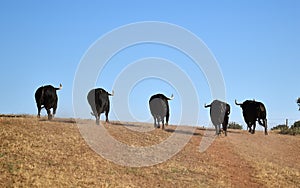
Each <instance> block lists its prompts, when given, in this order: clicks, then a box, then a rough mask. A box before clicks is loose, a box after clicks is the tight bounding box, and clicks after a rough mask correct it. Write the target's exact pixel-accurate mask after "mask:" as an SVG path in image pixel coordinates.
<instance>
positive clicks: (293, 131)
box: [279, 121, 300, 135]
mask: <svg viewBox="0 0 300 188" xmlns="http://www.w3.org/2000/svg"><path fill="white" fill-rule="evenodd" d="M279 133H280V134H289V135H297V134H300V121H296V122H295V123H294V124H293V125H292V126H291V128H289V129H281V130H280V132H279Z"/></svg>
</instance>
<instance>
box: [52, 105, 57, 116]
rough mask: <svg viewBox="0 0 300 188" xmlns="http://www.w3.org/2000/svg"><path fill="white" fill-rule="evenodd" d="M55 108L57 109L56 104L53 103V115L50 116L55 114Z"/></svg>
mask: <svg viewBox="0 0 300 188" xmlns="http://www.w3.org/2000/svg"><path fill="white" fill-rule="evenodd" d="M56 109H57V105H55V106H54V107H53V116H52V117H54V116H55V114H56Z"/></svg>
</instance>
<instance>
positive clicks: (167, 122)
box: [166, 112, 170, 125]
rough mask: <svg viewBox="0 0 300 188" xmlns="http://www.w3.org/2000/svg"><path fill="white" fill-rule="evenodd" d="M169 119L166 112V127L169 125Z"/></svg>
mask: <svg viewBox="0 0 300 188" xmlns="http://www.w3.org/2000/svg"><path fill="white" fill-rule="evenodd" d="M169 117H170V113H169V112H167V114H166V125H169Z"/></svg>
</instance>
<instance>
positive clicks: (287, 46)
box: [0, 0, 300, 126]
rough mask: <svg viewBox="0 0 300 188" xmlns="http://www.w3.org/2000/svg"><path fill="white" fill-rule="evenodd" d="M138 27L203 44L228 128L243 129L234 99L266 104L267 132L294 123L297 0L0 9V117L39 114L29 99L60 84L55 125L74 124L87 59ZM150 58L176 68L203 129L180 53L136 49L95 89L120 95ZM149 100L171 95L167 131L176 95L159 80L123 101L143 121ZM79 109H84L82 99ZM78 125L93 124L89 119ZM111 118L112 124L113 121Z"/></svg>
mask: <svg viewBox="0 0 300 188" xmlns="http://www.w3.org/2000/svg"><path fill="white" fill-rule="evenodd" d="M143 21H159V22H166V23H171V24H175V25H178V26H180V27H183V28H185V29H186V30H189V31H190V32H192V33H193V34H195V35H196V36H197V37H199V38H200V39H201V40H202V41H203V42H204V43H205V44H206V45H207V47H208V48H209V49H210V51H211V52H212V54H213V55H214V57H215V59H216V60H217V62H218V64H219V66H220V69H221V71H222V75H223V78H224V81H225V87H226V98H227V101H228V102H229V103H230V104H231V109H232V110H231V112H232V113H231V116H230V120H231V121H235V122H239V123H241V124H243V125H244V122H243V119H242V113H241V109H240V108H238V107H237V106H235V105H234V99H237V100H238V101H239V102H242V101H244V100H245V99H256V100H259V101H262V102H264V103H265V105H266V108H267V110H268V119H269V123H270V125H271V126H272V125H277V124H280V123H284V121H285V118H288V119H290V121H291V123H292V122H293V121H296V120H298V119H299V116H300V112H299V111H298V110H297V109H298V107H297V104H296V99H297V97H299V96H300V87H299V81H300V80H299V77H298V73H299V70H300V63H299V59H300V53H299V51H300V36H299V33H300V2H299V1H297V0H295V1H292V0H287V1H275V0H274V1H259V0H254V1H229V0H228V1H222V0H221V1H179V2H176V3H175V1H148V2H147V1H51V2H42V1H1V2H0V28H1V35H0V41H1V43H0V49H1V56H0V62H1V68H0V75H1V81H0V82H1V87H2V89H1V94H0V96H1V101H0V104H1V105H0V113H26V114H36V106H35V101H34V97H33V96H34V92H35V90H36V89H37V88H38V87H39V86H41V85H46V84H52V85H55V86H58V85H59V83H62V84H63V89H62V90H61V91H59V108H58V111H57V116H60V117H73V116H74V114H73V105H72V89H73V81H74V77H75V75H76V71H77V69H78V67H79V64H80V61H81V60H82V58H83V56H84V54H85V53H86V52H87V50H88V49H89V48H90V47H91V45H92V44H93V43H95V42H96V41H97V40H98V39H99V38H101V37H102V36H104V35H105V34H108V33H109V32H110V31H112V30H114V29H116V28H119V27H121V26H123V25H126V24H131V23H136V22H143ZM147 57H160V58H163V59H168V60H169V61H172V62H173V63H175V64H176V65H177V66H178V67H180V68H182V70H183V71H184V72H185V73H186V74H187V75H188V76H189V77H190V79H191V80H192V82H193V83H194V84H195V87H196V89H197V92H198V95H199V96H198V97H199V124H201V125H202V124H208V121H209V116H208V115H209V113H208V110H207V109H204V108H203V107H202V106H203V105H204V103H209V102H211V101H212V98H211V95H210V90H209V85H208V83H207V81H206V80H205V75H204V74H203V73H202V72H201V71H199V70H196V69H195V67H194V65H193V63H188V64H186V62H189V61H191V60H190V59H189V58H187V57H186V56H185V55H184V54H182V53H180V52H178V51H176V50H174V49H172V48H170V47H168V46H164V45H158V44H143V45H136V46H132V47H129V48H126V49H125V50H123V51H121V52H119V53H118V54H116V55H115V56H114V57H113V58H111V60H110V62H109V63H108V65H107V66H106V67H105V69H104V70H103V72H102V73H101V74H99V77H98V80H95V82H96V86H99V87H104V88H105V89H107V90H108V91H111V90H112V89H114V90H115V91H117V90H118V88H113V84H114V81H115V80H116V78H117V76H118V75H119V74H120V73H121V71H122V70H124V69H126V67H127V66H128V65H130V64H132V63H134V62H136V61H138V60H139V59H141V58H147ZM117 62H118V63H117ZM183 62H185V63H183ZM156 92H162V93H164V94H166V95H168V96H170V95H171V94H172V93H174V95H175V98H174V100H173V101H171V102H170V106H171V123H177V122H179V117H180V115H181V113H182V112H181V110H180V107H181V104H180V103H181V102H182V99H181V98H180V96H181V93H178V91H176V88H174V87H172V86H171V85H170V84H168V83H167V82H164V81H163V80H159V79H145V80H144V81H141V82H139V83H137V84H136V85H135V86H134V87H133V88H132V90H131V92H130V93H129V94H128V93H127V94H123V93H122V95H126V96H128V106H129V109H130V111H131V112H132V114H133V115H134V116H135V117H136V119H137V120H143V121H144V120H145V121H146V120H149V117H150V113H149V110H148V106H147V105H148V104H147V101H148V99H149V97H150V95H151V94H152V93H156ZM116 95H117V93H116ZM119 95H120V94H119ZM82 100H83V103H84V104H83V105H85V104H86V101H85V100H86V99H85V98H84V99H82ZM111 100H113V98H111ZM125 100H126V101H127V98H126V97H125ZM195 105H197V103H195ZM112 110H113V109H112ZM43 114H45V112H43ZM83 116H84V117H86V118H91V116H90V115H89V112H86V115H83ZM103 118H104V117H102V119H103ZM110 118H111V119H115V118H116V117H115V115H114V113H113V112H112V113H111V114H110ZM124 121H126V120H124ZM151 121H152V120H151Z"/></svg>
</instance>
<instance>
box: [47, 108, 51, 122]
mask: <svg viewBox="0 0 300 188" xmlns="http://www.w3.org/2000/svg"><path fill="white" fill-rule="evenodd" d="M46 110H47V114H48V120H51V119H52V114H51V110H50V109H49V108H47V109H46Z"/></svg>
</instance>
